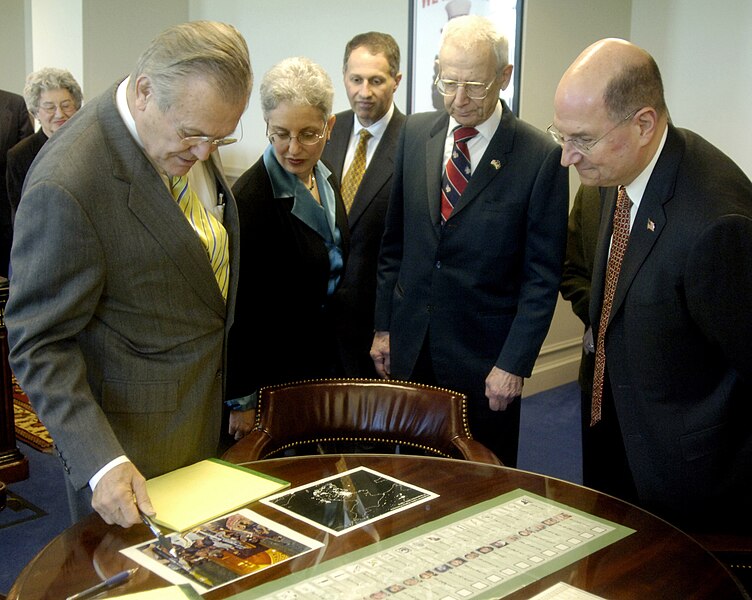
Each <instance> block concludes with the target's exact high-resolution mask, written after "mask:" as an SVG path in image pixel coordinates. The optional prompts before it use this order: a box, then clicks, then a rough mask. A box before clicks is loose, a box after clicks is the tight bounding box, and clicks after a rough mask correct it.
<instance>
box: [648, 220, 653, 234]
mask: <svg viewBox="0 0 752 600" xmlns="http://www.w3.org/2000/svg"><path fill="white" fill-rule="evenodd" d="M648 231H655V223H653V221H652V220H651V219H648Z"/></svg>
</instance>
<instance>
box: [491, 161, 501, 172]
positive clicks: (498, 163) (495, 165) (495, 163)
mask: <svg viewBox="0 0 752 600" xmlns="http://www.w3.org/2000/svg"><path fill="white" fill-rule="evenodd" d="M491 166H492V167H493V168H494V169H496V170H497V171H498V170H499V169H501V161H499V160H498V159H496V158H494V159H493V160H492V161H491Z"/></svg>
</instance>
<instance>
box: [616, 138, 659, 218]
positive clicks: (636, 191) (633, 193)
mask: <svg viewBox="0 0 752 600" xmlns="http://www.w3.org/2000/svg"><path fill="white" fill-rule="evenodd" d="M666 137H668V125H666V128H665V129H664V130H663V135H662V136H661V143H660V144H659V145H658V149H657V150H656V151H655V154H654V155H653V158H652V159H651V160H650V162H649V163H648V166H647V167H645V168H644V169H643V170H642V173H640V174H639V175H638V176H637V177H635V179H634V181H633V182H632V183H630V184H629V185H626V186H624V187H625V188H626V190H627V195H628V196H629V199H630V200H631V201H632V202H633V203H634V204H639V202H640V200H642V196H643V195H644V194H645V190H646V189H647V187H648V182H649V181H650V176H651V175H652V174H653V170H654V169H655V164H656V163H657V162H658V157H659V156H660V155H661V152H662V151H663V146H664V145H665V144H666Z"/></svg>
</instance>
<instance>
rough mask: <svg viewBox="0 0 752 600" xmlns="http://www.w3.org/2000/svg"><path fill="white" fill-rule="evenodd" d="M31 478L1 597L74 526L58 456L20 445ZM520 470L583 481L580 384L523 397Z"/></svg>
mask: <svg viewBox="0 0 752 600" xmlns="http://www.w3.org/2000/svg"><path fill="white" fill-rule="evenodd" d="M19 448H20V449H21V452H22V453H23V454H24V456H26V457H27V458H28V460H29V473H30V477H29V479H27V480H26V481H19V482H17V483H11V484H9V485H8V490H9V492H10V494H9V496H10V501H9V504H8V507H7V508H6V509H5V510H4V511H2V512H0V594H7V593H8V591H9V590H10V587H11V585H13V582H14V581H15V580H16V577H17V576H18V574H19V573H20V572H21V570H22V569H23V567H24V565H26V563H28V562H29V561H30V560H31V559H32V558H33V557H34V556H35V555H36V553H37V552H39V551H40V550H41V549H42V548H43V547H44V546H45V545H47V543H48V542H49V541H50V540H51V539H52V538H54V537H55V536H56V535H57V534H59V533H60V532H61V531H62V530H63V529H65V528H66V527H68V526H69V525H70V516H69V513H68V502H67V499H66V495H65V481H64V480H63V470H62V468H61V466H60V462H59V461H58V459H57V457H56V456H54V455H51V454H44V453H42V452H39V451H37V450H34V449H33V448H31V447H29V446H27V445H26V444H23V443H19ZM517 462H518V466H519V468H520V469H524V470H526V471H534V472H536V473H542V474H544V475H549V476H551V477H558V478H560V479H566V480H568V481H572V482H574V483H581V482H582V459H581V442H580V389H579V387H578V385H577V383H576V382H574V383H568V384H566V385H562V386H559V387H557V388H554V389H552V390H548V391H546V392H541V393H539V394H534V395H532V396H529V397H525V398H523V400H522V414H521V417H520V445H519V456H518V460H517Z"/></svg>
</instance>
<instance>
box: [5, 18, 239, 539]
mask: <svg viewBox="0 0 752 600" xmlns="http://www.w3.org/2000/svg"><path fill="white" fill-rule="evenodd" d="M252 80H253V76H252V72H251V65H250V59H249V56H248V49H247V46H246V44H245V40H244V39H243V38H242V36H241V35H240V34H239V33H238V31H237V30H236V29H235V28H234V27H232V26H230V25H226V24H223V23H216V22H208V21H196V22H191V23H186V24H182V25H177V26H175V27H172V28H170V29H168V30H166V31H164V32H163V33H161V34H160V35H159V36H157V37H156V38H155V39H154V40H153V41H152V43H151V45H150V46H149V47H148V48H147V49H146V51H145V52H144V53H143V54H142V55H141V58H140V59H139V62H138V64H137V66H136V68H135V69H134V70H133V72H132V73H131V75H130V77H128V78H126V79H125V80H124V81H122V82H119V83H117V84H115V85H114V86H113V87H112V88H111V89H110V90H108V91H107V92H105V93H104V94H103V95H101V96H100V97H99V98H97V99H96V100H94V101H92V102H90V103H89V104H87V105H86V106H85V107H84V108H83V109H82V110H81V111H80V112H79V114H78V115H77V116H76V119H74V120H72V121H71V122H70V123H69V124H68V125H67V126H66V127H65V128H63V129H62V130H61V131H60V132H59V133H58V135H56V136H55V137H54V138H53V139H51V140H50V141H49V142H48V143H47V144H46V145H45V146H44V148H43V150H42V151H41V153H40V155H39V157H38V159H37V162H36V163H35V165H34V166H33V167H32V170H31V172H30V174H29V176H28V179H27V183H26V187H25V192H24V195H23V201H22V202H21V205H20V208H19V211H18V213H17V215H16V221H15V240H14V244H13V249H12V260H13V275H12V278H11V284H10V300H9V302H8V306H7V311H6V320H7V325H8V332H9V340H10V346H11V351H10V360H11V366H12V368H13V370H14V372H15V373H16V375H17V377H18V380H19V382H20V384H21V386H22V387H23V388H24V390H25V391H26V393H27V394H28V396H29V398H30V400H31V403H32V405H33V406H34V408H35V409H36V410H37V412H38V414H39V417H40V419H41V420H42V422H43V423H44V424H45V425H46V426H47V427H48V429H49V430H50V433H51V434H52V437H53V438H54V440H55V445H56V448H57V452H58V454H59V456H60V459H61V461H62V464H63V467H64V469H65V471H66V473H67V474H68V478H67V482H68V488H69V489H68V491H69V500H70V504H71V514H72V517H73V519H74V520H76V519H77V518H80V517H81V516H83V515H84V514H85V513H86V512H87V511H90V510H91V508H90V507H89V506H88V503H89V501H90V502H91V507H93V508H94V509H95V510H96V511H97V512H98V513H99V514H100V515H101V516H102V518H103V519H104V520H105V521H106V522H107V523H117V524H119V525H121V526H123V527H128V526H131V525H133V524H135V523H139V522H140V518H139V515H138V511H137V507H138V508H139V509H141V510H142V511H144V512H146V513H151V514H153V512H154V511H153V508H152V506H151V503H150V501H149V498H148V495H147V493H146V488H145V479H144V478H150V477H154V476H156V475H159V474H161V473H164V472H167V471H171V470H173V469H176V468H179V467H182V466H185V465H188V464H191V463H193V462H196V461H198V460H201V459H204V458H207V457H210V456H213V455H216V453H217V447H218V442H219V439H218V438H219V435H220V420H221V413H222V397H223V386H224V379H223V371H224V364H225V360H224V346H225V340H226V335H227V331H228V328H229V327H230V325H231V322H232V315H233V309H234V302H235V290H236V282H237V275H238V265H237V249H238V236H237V227H238V224H237V211H236V206H235V201H234V199H233V197H232V194H231V193H230V186H229V185H228V183H227V181H226V180H225V177H224V174H223V172H222V167H221V164H220V161H219V155H218V153H217V152H216V149H217V147H218V146H221V145H224V144H227V143H231V142H232V141H233V139H231V138H230V137H229V136H233V135H234V134H233V132H234V131H235V130H236V127H237V125H238V122H239V119H240V116H241V114H242V113H243V111H244V110H245V108H246V106H247V104H248V99H249V96H250V92H251V86H252ZM184 176H187V179H186V178H185V177H184ZM238 421H240V420H239V419H237V418H231V427H233V426H237V423H238ZM89 488H91V489H92V490H93V497H92V493H91V491H89Z"/></svg>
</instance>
